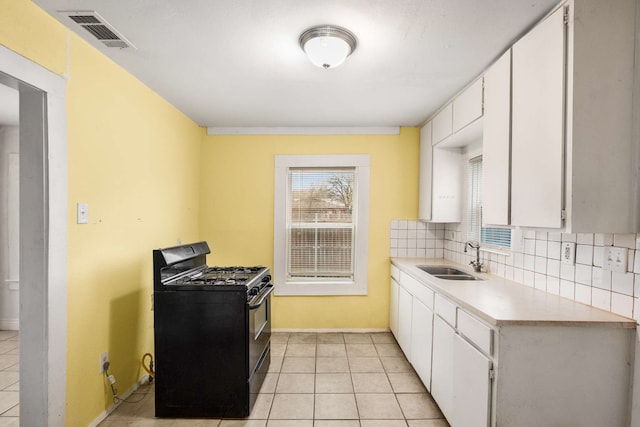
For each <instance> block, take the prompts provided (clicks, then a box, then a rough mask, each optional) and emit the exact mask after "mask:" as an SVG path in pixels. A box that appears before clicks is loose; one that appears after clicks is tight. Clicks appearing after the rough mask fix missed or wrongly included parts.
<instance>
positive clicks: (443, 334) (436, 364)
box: [431, 316, 456, 425]
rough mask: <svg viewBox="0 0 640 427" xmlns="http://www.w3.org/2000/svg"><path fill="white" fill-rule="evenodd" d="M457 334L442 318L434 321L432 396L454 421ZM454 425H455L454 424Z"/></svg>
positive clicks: (435, 318)
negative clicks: (454, 360) (455, 339)
mask: <svg viewBox="0 0 640 427" xmlns="http://www.w3.org/2000/svg"><path fill="white" fill-rule="evenodd" d="M455 335H456V332H455V330H454V329H453V328H452V327H451V326H449V324H447V322H445V321H444V320H442V319H441V318H440V316H434V319H433V361H432V365H431V395H432V396H433V398H434V399H435V401H436V402H437V403H438V406H439V407H440V410H441V411H442V413H443V414H444V416H445V417H446V418H447V419H448V420H453V415H454V406H453V369H454V365H453V351H454V347H453V343H454V338H455ZM452 425H454V424H452Z"/></svg>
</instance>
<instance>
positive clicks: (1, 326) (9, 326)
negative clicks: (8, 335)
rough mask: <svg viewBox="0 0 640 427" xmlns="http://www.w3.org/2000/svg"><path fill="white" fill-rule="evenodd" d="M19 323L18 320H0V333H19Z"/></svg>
mask: <svg viewBox="0 0 640 427" xmlns="http://www.w3.org/2000/svg"><path fill="white" fill-rule="evenodd" d="M19 330H20V321H19V320H18V319H0V331H19Z"/></svg>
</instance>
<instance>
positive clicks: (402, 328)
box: [398, 286, 413, 361]
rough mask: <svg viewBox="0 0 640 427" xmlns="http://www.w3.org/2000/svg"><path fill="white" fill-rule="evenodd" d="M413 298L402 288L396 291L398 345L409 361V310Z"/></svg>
mask: <svg viewBox="0 0 640 427" xmlns="http://www.w3.org/2000/svg"><path fill="white" fill-rule="evenodd" d="M412 305H413V297H412V296H411V294H410V293H409V292H408V291H407V290H406V289H404V288H403V287H402V286H400V287H399V290H398V344H400V348H402V351H404V354H405V356H407V359H409V361H411V309H412Z"/></svg>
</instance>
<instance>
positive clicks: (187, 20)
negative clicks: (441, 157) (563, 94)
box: [34, 0, 558, 127]
mask: <svg viewBox="0 0 640 427" xmlns="http://www.w3.org/2000/svg"><path fill="white" fill-rule="evenodd" d="M34 2H35V3H36V4H38V5H39V6H40V7H42V8H43V9H45V10H46V11H48V12H49V13H50V14H51V15H52V16H54V17H55V18H57V19H59V20H60V21H61V22H62V23H64V24H65V25H67V26H68V27H70V28H72V29H73V30H74V31H76V32H78V34H80V36H82V37H83V38H86V39H87V40H88V41H89V42H90V43H91V44H92V45H94V46H96V47H97V48H98V49H99V50H101V51H102V52H104V53H105V54H106V55H107V56H109V57H110V58H111V59H112V60H113V61H115V62H116V63H118V64H120V65H121V66H122V67H123V68H125V69H126V70H127V71H129V72H130V73H131V74H133V75H134V76H136V77H137V78H138V79H140V80H141V81H142V82H144V83H145V84H147V85H148V86H149V87H150V88H152V89H153V90H154V91H156V92H157V93H158V94H160V95H161V96H162V97H164V98H165V99H166V100H168V101H169V102H170V103H171V104H173V105H175V106H176V107H177V108H179V109H180V110H181V111H182V112H184V113H185V114H186V115H187V116H189V117H190V118H192V119H193V120H194V121H195V122H197V123H198V124H200V125H202V126H214V127H298V126H313V127H317V126H399V125H401V126H405V125H406V126H415V125H419V124H421V123H422V122H423V121H424V120H425V119H426V118H427V117H428V116H430V115H431V114H432V113H433V112H434V111H435V110H436V109H437V108H438V107H440V106H441V105H442V104H443V103H444V102H445V101H446V100H447V99H449V98H450V97H451V96H452V95H454V94H455V93H457V92H458V91H459V90H461V89H462V88H463V87H464V86H466V85H467V84H468V83H469V82H470V81H471V80H472V79H473V78H474V77H476V76H478V75H479V74H480V73H481V72H482V71H483V69H485V68H486V67H487V66H488V65H489V64H490V63H491V62H493V60H495V59H496V58H497V56H498V55H499V54H501V53H502V52H503V51H504V50H505V49H506V48H507V47H508V46H509V45H511V44H512V43H513V41H515V40H517V38H518V37H519V36H520V35H522V34H523V33H524V31H525V30H526V29H528V28H529V27H531V25H533V24H534V23H535V22H536V21H538V20H539V19H540V18H541V17H543V16H544V15H545V14H546V13H547V12H548V11H549V10H550V9H551V8H552V7H553V6H554V5H555V4H556V3H557V2H558V0H348V1H347V0H235V1H229V0H183V1H176V0H134V1H113V0H34ZM61 10H85V11H86V10H94V11H96V12H98V13H99V14H100V15H101V16H102V17H103V18H104V19H105V20H106V21H107V22H108V23H109V24H111V25H112V26H114V27H115V28H116V29H117V30H118V31H119V32H120V33H121V34H122V35H123V36H124V37H126V38H127V39H128V40H130V41H131V42H132V43H133V44H134V45H135V46H136V49H132V48H128V49H118V48H106V47H105V46H103V45H102V44H100V43H99V42H98V41H97V40H95V39H93V38H92V36H91V35H89V33H88V32H87V31H85V30H84V29H81V28H79V27H76V26H75V24H73V22H72V21H71V20H70V19H69V18H67V17H66V16H63V15H62V14H60V13H57V12H56V11H61ZM318 24H334V25H340V26H343V27H346V28H348V29H349V30H351V31H352V32H353V33H354V34H355V35H356V37H357V38H358V47H357V49H356V51H355V52H354V53H353V55H351V56H350V57H349V58H348V59H347V61H346V63H345V64H344V65H342V66H341V67H338V68H335V69H332V70H323V69H320V68H316V67H314V66H313V65H312V64H311V63H310V62H309V61H308V60H307V59H306V57H305V56H304V53H303V51H302V50H301V49H300V47H299V45H298V37H299V35H300V34H301V33H302V32H303V31H304V30H305V29H307V28H308V27H311V26H313V25H318Z"/></svg>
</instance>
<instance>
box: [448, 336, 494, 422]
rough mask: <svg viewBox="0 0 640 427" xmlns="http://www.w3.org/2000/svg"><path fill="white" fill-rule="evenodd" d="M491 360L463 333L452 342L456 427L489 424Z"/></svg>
mask: <svg viewBox="0 0 640 427" xmlns="http://www.w3.org/2000/svg"><path fill="white" fill-rule="evenodd" d="M491 365H492V363H491V360H490V359H489V358H488V357H487V356H485V355H484V354H482V353H481V352H480V351H478V350H476V349H475V348H474V347H473V346H472V345H471V344H469V343H468V342H467V341H466V340H465V339H464V338H462V337H461V336H460V335H456V336H455V337H454V343H453V408H454V413H453V418H452V420H451V421H452V423H451V424H452V425H455V426H456V427H487V426H488V425H489V422H490V410H489V408H490V405H491V373H492V371H491Z"/></svg>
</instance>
